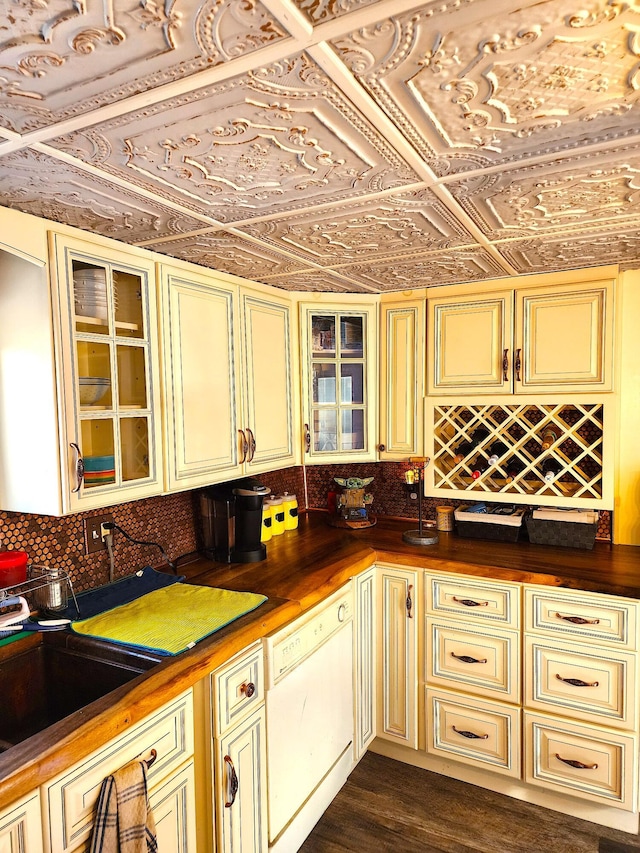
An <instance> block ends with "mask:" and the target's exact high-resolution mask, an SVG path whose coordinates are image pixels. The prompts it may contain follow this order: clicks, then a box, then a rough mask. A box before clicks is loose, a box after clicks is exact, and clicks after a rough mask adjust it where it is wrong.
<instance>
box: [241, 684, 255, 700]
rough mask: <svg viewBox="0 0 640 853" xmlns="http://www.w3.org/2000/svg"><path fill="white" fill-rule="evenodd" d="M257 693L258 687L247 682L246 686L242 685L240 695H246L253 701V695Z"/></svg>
mask: <svg viewBox="0 0 640 853" xmlns="http://www.w3.org/2000/svg"><path fill="white" fill-rule="evenodd" d="M255 692H256V686H255V684H254V683H253V681H247V682H246V683H245V684H243V685H241V687H240V693H244V695H245V696H246V697H247V699H251V697H252V696H253V694H254V693H255Z"/></svg>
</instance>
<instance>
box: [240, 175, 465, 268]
mask: <svg viewBox="0 0 640 853" xmlns="http://www.w3.org/2000/svg"><path fill="white" fill-rule="evenodd" d="M243 230H245V231H247V233H249V234H252V235H253V236H254V237H259V238H260V239H261V240H264V241H267V242H268V243H270V244H272V245H274V246H276V247H277V248H280V249H284V250H289V251H293V252H298V253H300V254H301V255H303V256H304V257H306V258H307V259H308V260H311V261H314V262H316V263H323V264H324V263H344V262H346V261H353V260H357V259H358V258H370V257H371V256H376V257H379V256H380V255H390V254H394V255H398V254H400V253H402V252H415V251H416V250H418V249H420V250H422V251H424V250H426V249H437V248H447V247H449V246H455V245H463V244H465V243H467V244H468V243H471V242H473V240H472V237H471V235H470V234H469V232H468V231H466V230H465V229H464V228H463V227H462V226H461V224H460V223H459V222H457V221H456V220H455V219H454V218H453V217H452V216H451V214H450V213H449V211H448V210H447V209H446V207H445V206H444V205H443V204H442V203H441V202H440V201H439V200H438V199H437V197H436V196H435V195H434V194H433V192H432V191H431V190H428V189H423V190H416V191H414V192H411V193H398V194H394V195H392V196H386V197H384V198H374V199H371V200H370V201H368V202H367V203H366V204H359V205H350V206H345V207H342V208H341V209H339V210H336V211H335V212H333V211H331V212H328V211H326V210H321V211H316V212H312V213H305V214H299V215H297V216H288V217H287V218H286V219H278V220H272V221H269V222H257V223H255V224H250V225H247V226H245V227H244V229H243Z"/></svg>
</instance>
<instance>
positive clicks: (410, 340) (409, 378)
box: [378, 295, 426, 461]
mask: <svg viewBox="0 0 640 853" xmlns="http://www.w3.org/2000/svg"><path fill="white" fill-rule="evenodd" d="M424 349H425V300H424V297H423V298H417V297H415V295H414V296H413V297H412V298H406V299H399V298H397V297H396V298H395V299H391V300H390V301H388V298H386V299H385V298H383V301H382V302H381V304H380V379H379V393H380V416H379V441H378V453H379V458H380V459H382V460H390V461H391V460H400V461H406V459H407V457H409V456H420V455H421V454H422V452H423V451H422V446H423V432H422V429H423V428H422V423H423V395H424V374H425V366H426V364H425V355H424Z"/></svg>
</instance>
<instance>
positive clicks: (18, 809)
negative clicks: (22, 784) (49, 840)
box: [0, 791, 42, 853]
mask: <svg viewBox="0 0 640 853" xmlns="http://www.w3.org/2000/svg"><path fill="white" fill-rule="evenodd" d="M0 850H1V851H2V853H42V822H41V818H40V794H39V792H38V791H33V792H32V793H31V794H28V795H27V796H26V797H22V798H21V799H20V800H18V801H17V802H15V803H13V805H11V806H9V807H8V808H6V809H3V810H2V811H1V812H0Z"/></svg>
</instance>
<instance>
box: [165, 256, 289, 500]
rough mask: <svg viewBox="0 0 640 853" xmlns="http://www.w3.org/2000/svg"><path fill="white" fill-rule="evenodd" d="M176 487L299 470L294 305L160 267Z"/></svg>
mask: <svg viewBox="0 0 640 853" xmlns="http://www.w3.org/2000/svg"><path fill="white" fill-rule="evenodd" d="M159 279H160V292H161V305H162V329H163V334H162V340H163V359H162V365H163V371H162V372H163V379H164V383H163V387H164V403H165V404H164V412H165V419H164V424H165V476H166V482H167V487H168V489H169V490H180V489H190V488H196V487H198V486H206V485H209V484H211V483H216V482H221V481H223V480H229V479H233V478H235V477H241V476H244V475H247V474H254V473H260V472H264V471H269V470H273V469H275V468H279V467H283V466H285V465H290V464H294V461H295V459H294V456H295V442H294V434H293V416H292V409H293V406H292V364H291V329H290V310H289V309H290V306H289V303H288V301H287V300H285V299H279V298H278V297H277V296H273V297H272V296H271V295H270V294H269V296H268V297H267V296H265V295H264V294H263V293H262V292H259V291H253V290H249V289H245V288H239V287H238V285H237V284H236V283H234V282H233V281H232V280H231V279H229V278H228V277H225V276H222V275H218V274H216V273H211V272H206V273H205V272H202V273H200V272H198V271H196V270H193V269H191V268H182V267H172V266H168V265H161V266H160V275H159Z"/></svg>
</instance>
